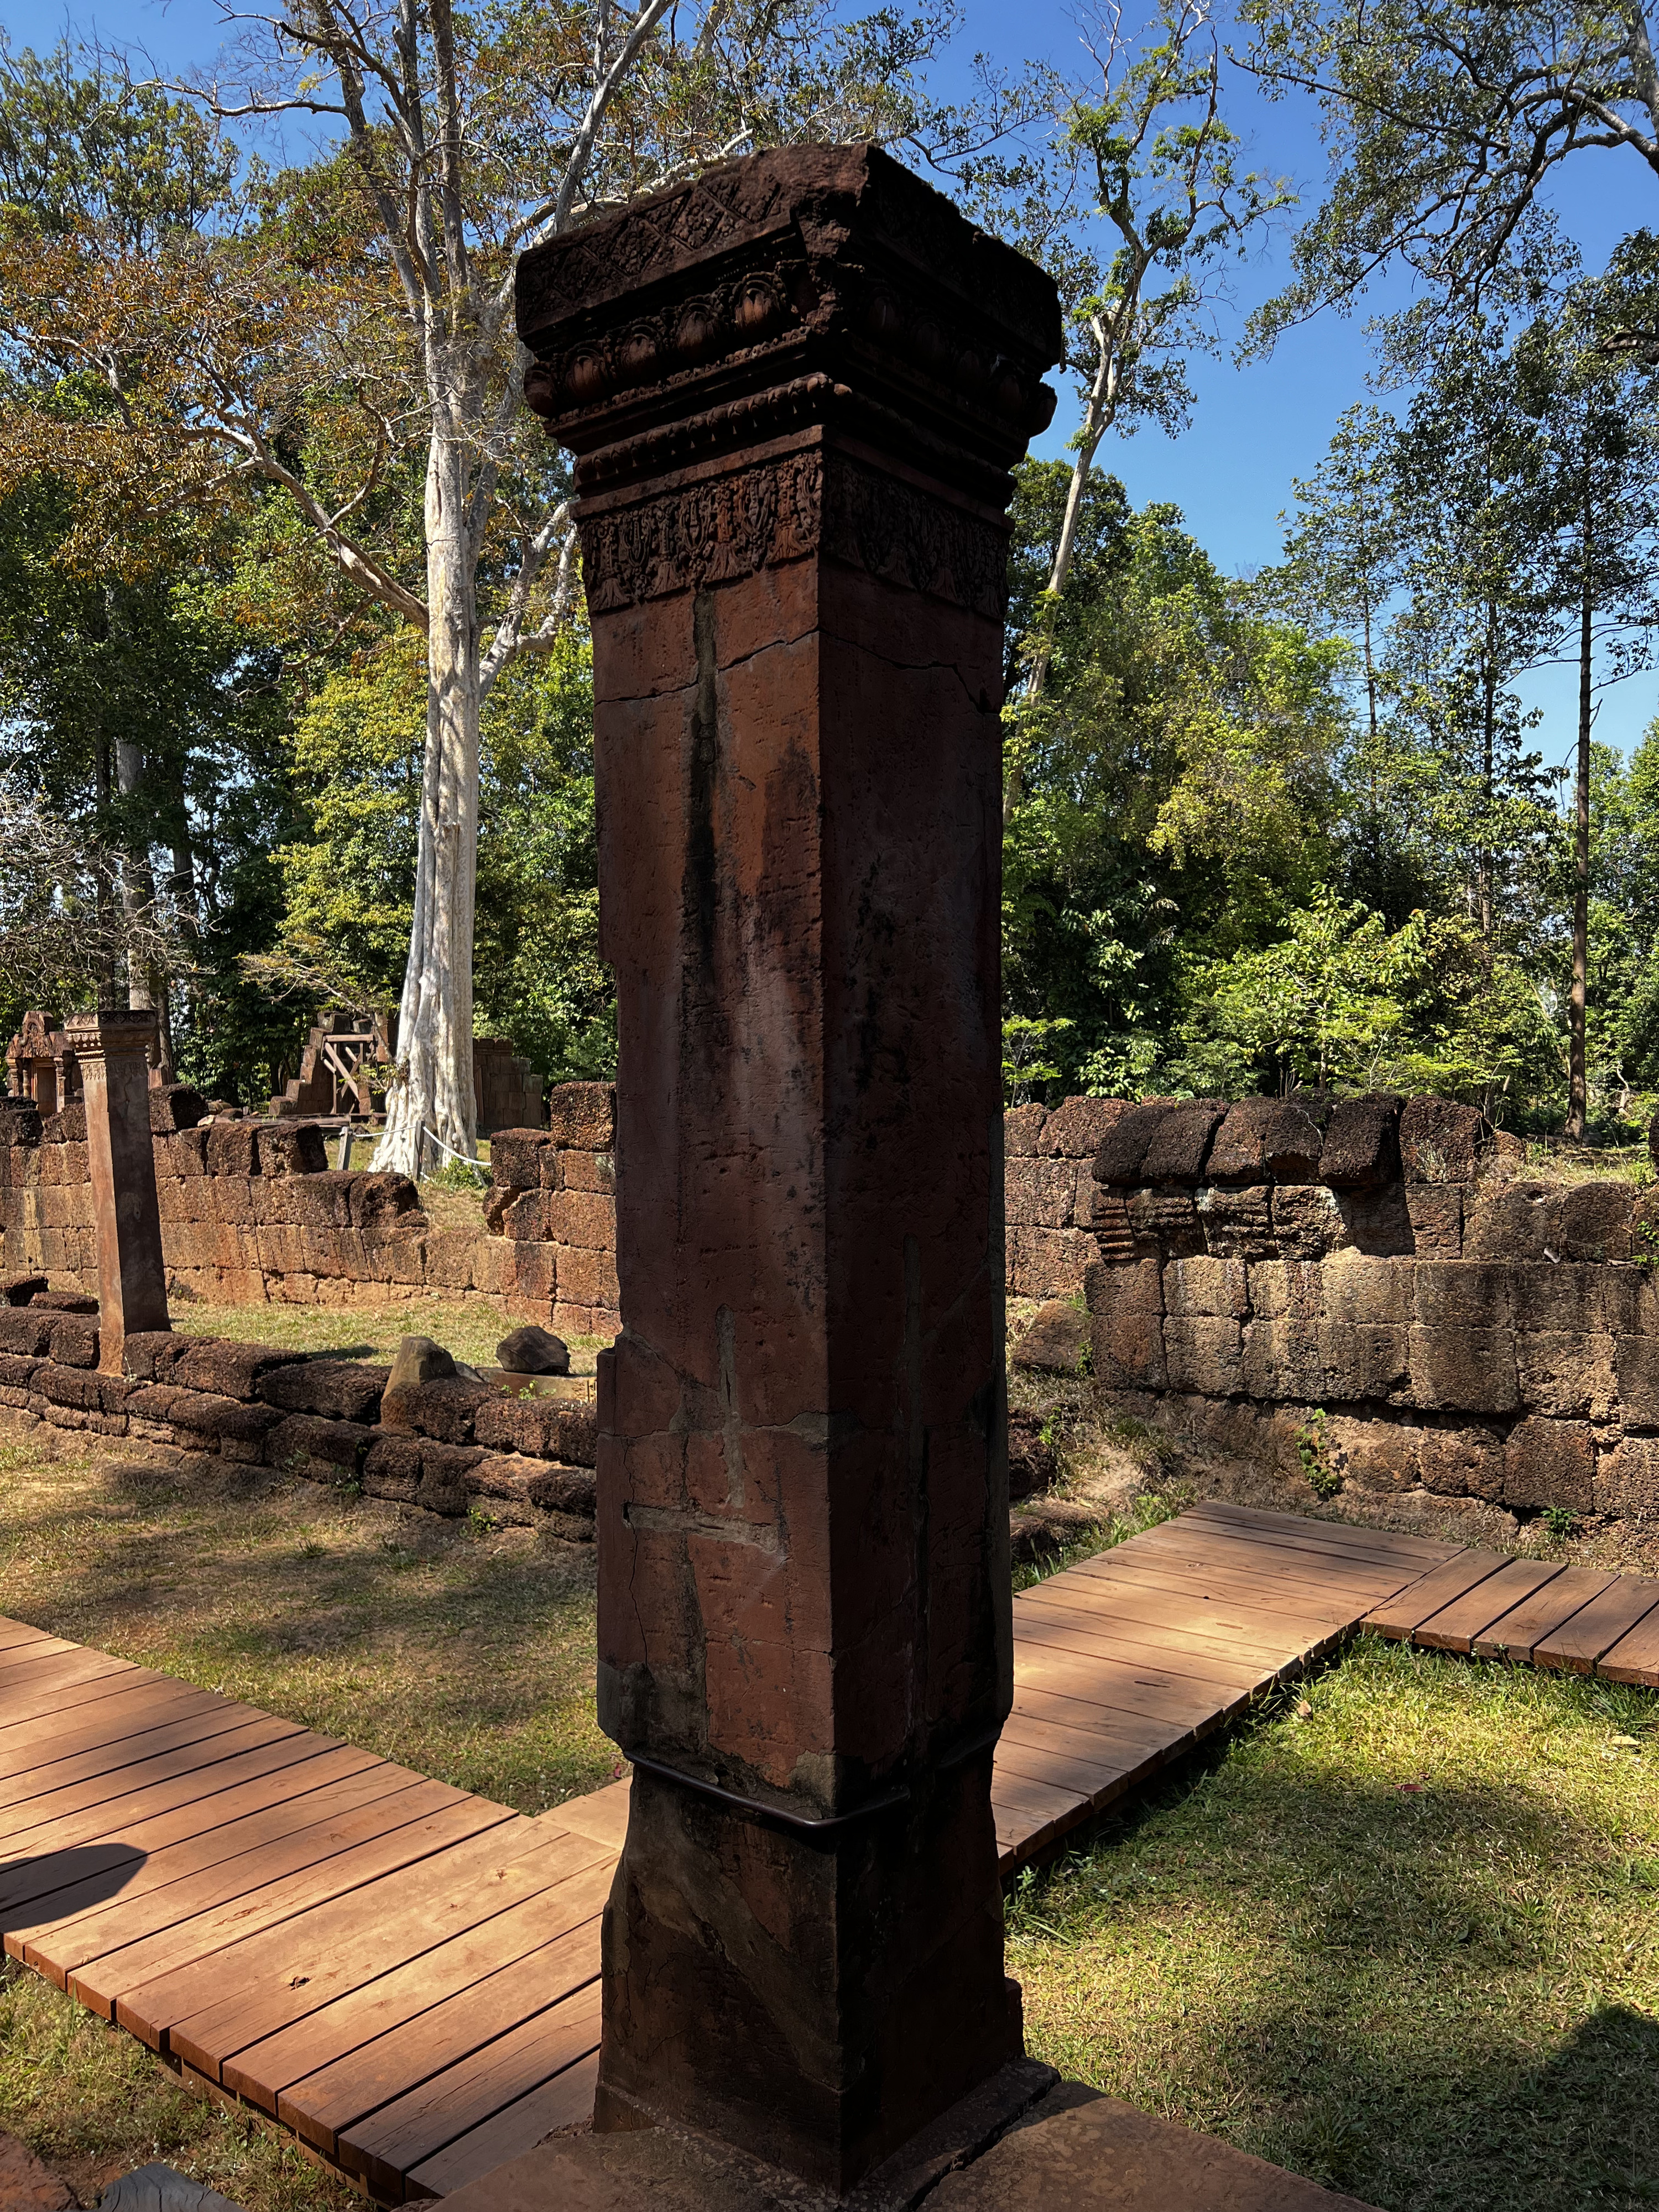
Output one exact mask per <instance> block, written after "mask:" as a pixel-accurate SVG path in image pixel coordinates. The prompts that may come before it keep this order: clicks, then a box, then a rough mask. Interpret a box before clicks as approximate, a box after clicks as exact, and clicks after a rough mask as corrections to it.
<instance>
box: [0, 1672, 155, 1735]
mask: <svg viewBox="0 0 1659 2212" xmlns="http://www.w3.org/2000/svg"><path fill="white" fill-rule="evenodd" d="M100 1656H102V1655H101V1654H100ZM166 1680H167V1677H166V1675H164V1674H156V1673H155V1672H154V1670H153V1669H151V1668H148V1667H129V1666H128V1664H127V1662H126V1661H125V1659H112V1660H111V1661H110V1662H108V1664H107V1666H106V1667H104V1668H100V1669H98V1670H95V1671H94V1673H92V1674H88V1675H86V1676H85V1677H83V1678H82V1679H78V1680H75V1681H72V1682H63V1683H60V1684H59V1685H58V1688H57V1691H56V1692H55V1693H53V1692H49V1693H47V1694H46V1696H45V1697H40V1698H24V1697H21V1696H16V1697H12V1698H6V1699H0V1729H13V1728H21V1727H24V1726H26V1725H27V1724H28V1723H32V1722H34V1721H40V1720H52V1719H60V1718H61V1719H65V1720H66V1723H67V1724H68V1725H71V1726H78V1725H79V1723H80V1722H81V1721H82V1719H83V1718H85V1717H87V1715H86V1708H87V1707H88V1705H96V1704H98V1703H99V1702H100V1700H101V1699H105V1698H110V1697H118V1696H119V1695H121V1694H122V1693H123V1692H125V1691H128V1690H137V1689H146V1688H153V1687H154V1686H155V1685H156V1684H157V1683H158V1682H165V1681H166ZM70 1716H72V1719H70V1718H69V1717H70ZM3 1740H4V1739H3V1738H0V1741H3Z"/></svg>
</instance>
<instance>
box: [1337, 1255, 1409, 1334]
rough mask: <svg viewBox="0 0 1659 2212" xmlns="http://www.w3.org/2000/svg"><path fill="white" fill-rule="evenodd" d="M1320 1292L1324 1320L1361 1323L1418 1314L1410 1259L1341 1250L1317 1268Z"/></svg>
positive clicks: (1387, 1320) (1390, 1320) (1394, 1319)
mask: <svg viewBox="0 0 1659 2212" xmlns="http://www.w3.org/2000/svg"><path fill="white" fill-rule="evenodd" d="M1319 1280H1320V1292H1321V1297H1322V1310H1323V1315H1324V1318H1325V1319H1326V1320H1327V1321H1331V1322H1343V1323H1346V1324H1348V1325H1350V1326H1358V1327H1364V1326H1365V1325H1367V1324H1369V1323H1371V1322H1410V1321H1412V1320H1414V1319H1415V1318H1417V1312H1416V1300H1417V1267H1416V1263H1415V1262H1414V1261H1410V1260H1382V1259H1377V1258H1376V1257H1375V1256H1374V1255H1372V1254H1370V1253H1367V1252H1344V1253H1340V1254H1339V1255H1338V1256H1337V1257H1336V1258H1335V1259H1334V1260H1332V1261H1328V1262H1327V1263H1326V1265H1325V1266H1324V1267H1322V1269H1321V1270H1320V1279H1319Z"/></svg>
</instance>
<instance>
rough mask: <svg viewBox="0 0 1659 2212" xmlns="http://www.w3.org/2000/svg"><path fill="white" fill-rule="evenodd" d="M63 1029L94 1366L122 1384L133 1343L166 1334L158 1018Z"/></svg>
mask: <svg viewBox="0 0 1659 2212" xmlns="http://www.w3.org/2000/svg"><path fill="white" fill-rule="evenodd" d="M155 1034H156V1030H155V1013H154V1012H152V1011H151V1010H149V1009H148V1008H146V1009H144V1010H143V1011H137V1010H135V1011H134V1012H131V1013H129V1012H126V1011H125V1010H124V1009H116V1010H114V1011H111V1010H109V1009H107V1008H105V1009H102V1010H100V1012H97V1013H95V1014H71V1015H70V1018H69V1020H68V1021H67V1022H66V1023H65V1024H64V1036H65V1037H66V1039H67V1041H68V1043H69V1046H70V1048H71V1049H72V1050H73V1052H74V1053H75V1055H76V1059H77V1060H78V1061H79V1063H80V1067H81V1082H82V1097H83V1098H84V1100H85V1103H86V1111H87V1171H88V1176H90V1178H91V1182H92V1204H93V1213H94V1219H95V1220H96V1223H97V1228H98V1350H99V1365H100V1367H101V1368H102V1369H103V1370H104V1372H105V1373H106V1374H107V1375H118V1374H119V1373H120V1371H121V1352H122V1349H123V1347H124V1346H125V1343H126V1340H127V1338H128V1337H129V1336H131V1335H132V1334H135V1333H136V1332H137V1331H138V1330H140V1329H151V1328H170V1327H171V1326H172V1324H171V1322H169V1320H168V1318H167V1268H166V1266H165V1264H164V1263H163V1261H162V1258H161V1212H160V1210H159V1208H158V1206H157V1205H156V1200H155V1152H153V1151H152V1149H151V1146H150V1130H149V1050H150V1048H151V1047H152V1046H153V1045H154V1043H155Z"/></svg>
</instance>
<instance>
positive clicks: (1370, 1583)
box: [0, 1504, 1659, 2204]
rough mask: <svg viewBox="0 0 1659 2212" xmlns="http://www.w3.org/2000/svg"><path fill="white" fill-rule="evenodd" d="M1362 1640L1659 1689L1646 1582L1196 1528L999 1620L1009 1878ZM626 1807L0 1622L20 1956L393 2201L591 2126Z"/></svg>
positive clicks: (1329, 1525) (1477, 1557) (1122, 1556)
mask: <svg viewBox="0 0 1659 2212" xmlns="http://www.w3.org/2000/svg"><path fill="white" fill-rule="evenodd" d="M1362 1624H1364V1625H1368V1626H1372V1627H1374V1628H1376V1629H1377V1630H1378V1631H1380V1632H1381V1633H1383V1635H1385V1636H1395V1637H1401V1638H1411V1639H1413V1640H1414V1641H1415V1642H1417V1643H1419V1644H1424V1645H1426V1646H1428V1647H1429V1648H1431V1649H1436V1650H1455V1651H1470V1650H1473V1651H1474V1652H1475V1653H1476V1654H1480V1655H1489V1656H1501V1657H1504V1658H1507V1659H1509V1660H1510V1661H1517V1662H1518V1661H1528V1660H1529V1661H1531V1662H1534V1663H1535V1664H1538V1665H1541V1666H1559V1667H1567V1668H1577V1669H1579V1670H1580V1671H1584V1672H1589V1671H1590V1670H1592V1669H1594V1670H1595V1671H1597V1672H1599V1673H1601V1674H1603V1675H1605V1676H1607V1677H1608V1678H1609V1679H1611V1680H1615V1681H1627V1682H1644V1683H1647V1684H1650V1685H1659V1582H1648V1581H1639V1580H1637V1579H1635V1578H1632V1577H1614V1576H1611V1575H1604V1574H1598V1573H1593V1572H1591V1571H1589V1570H1587V1569H1583V1568H1563V1567H1557V1566H1554V1565H1550V1564H1547V1563H1541V1562H1537V1561H1532V1560H1506V1559H1503V1558H1501V1557H1499V1556H1498V1554H1497V1553H1480V1552H1470V1551H1466V1550H1462V1549H1460V1548H1459V1547H1455V1546H1453V1545H1449V1544H1437V1543H1433V1542H1430V1541H1426V1540H1425V1539H1422V1538H1419V1537H1413V1536H1395V1535H1389V1534H1381V1533H1379V1532H1376V1531H1374V1530H1370V1529H1364V1528H1348V1527H1346V1526H1343V1525H1340V1524H1338V1523H1335V1522H1315V1521H1307V1520H1303V1519H1299V1518H1297V1516H1293V1515H1289V1514H1274V1513H1256V1512H1251V1511H1249V1510H1245V1509H1243V1508H1240V1507H1236V1506H1229V1505H1224V1504H1206V1505H1200V1506H1195V1507H1194V1508H1193V1509H1192V1510H1189V1511H1188V1512H1187V1513H1184V1514H1182V1516H1181V1517H1180V1519H1179V1520H1177V1521H1173V1522H1168V1523H1166V1524H1165V1525H1164V1527H1162V1528H1153V1529H1151V1530H1149V1531H1147V1532H1146V1534H1143V1535H1139V1536H1136V1537H1133V1538H1132V1539H1131V1540H1130V1541H1128V1542H1127V1543H1124V1544H1121V1545H1119V1546H1118V1547H1115V1549H1114V1550H1112V1551H1109V1552H1106V1553H1102V1554H1100V1555H1099V1556H1098V1557H1097V1558H1095V1559H1086V1560H1085V1561H1084V1562H1083V1563H1082V1564H1081V1565H1078V1566H1074V1567H1071V1568H1068V1569H1067V1570H1066V1571H1065V1572H1064V1573H1062V1574H1058V1575H1054V1576H1053V1577H1050V1578H1049V1579H1048V1581H1046V1582H1043V1583H1039V1584H1038V1585H1037V1586H1036V1588H1035V1589H1030V1590H1027V1591H1024V1592H1023V1593H1022V1594H1021V1595H1019V1596H1018V1597H1017V1598H1016V1599H1015V1601H1014V1680H1015V1691H1014V1709H1013V1712H1012V1716H1011V1717H1010V1719H1009V1722H1008V1724H1007V1727H1006V1729H1004V1731H1003V1735H1002V1739H1001V1742H1000V1747H999V1749H998V1753H997V1759H996V1773H995V1781H994V1802H995V1810H996V1818H997V1833H998V1838H999V1842H1000V1847H1001V1851H1002V1863H1003V1866H1004V1869H1005V1871H1006V1872H1008V1873H1012V1872H1013V1871H1014V1870H1015V1869H1018V1867H1020V1866H1021V1865H1023V1864H1025V1863H1030V1861H1032V1860H1034V1859H1036V1858H1038V1857H1043V1856H1045V1855H1047V1854H1048V1852H1050V1851H1052V1850H1054V1849H1055V1848H1057V1847H1058V1846H1059V1844H1060V1842H1061V1840H1062V1839H1063V1838H1065V1837H1066V1835H1067V1834H1068V1833H1070V1832H1072V1831H1073V1830H1077V1829H1080V1828H1081V1827H1082V1826H1084V1824H1085V1823H1086V1822H1087V1821H1089V1820H1091V1819H1092V1818H1093V1817H1094V1816H1095V1815H1096V1814H1098V1813H1099V1812H1101V1811H1103V1809H1104V1808H1106V1807H1108V1806H1109V1805H1110V1804H1112V1803H1113V1802H1115V1800H1117V1799H1119V1798H1121V1797H1122V1796H1125V1795H1126V1794H1127V1793H1128V1792H1130V1791H1133V1790H1135V1789H1136V1788H1137V1787H1138V1786H1139V1785H1140V1784H1144V1783H1145V1782H1146V1780H1147V1778H1149V1777H1150V1776H1151V1775H1152V1774H1153V1773H1155V1772H1156V1771H1158V1768H1159V1767H1161V1766H1163V1765H1165V1764H1166V1763H1167V1762H1168V1761H1169V1760H1170V1759H1173V1758H1175V1757H1177V1756H1178V1755H1179V1754H1180V1753H1182V1752H1184V1751H1186V1750H1188V1749H1189V1748H1190V1747H1191V1746H1192V1745H1193V1744H1194V1743H1195V1742H1196V1741H1198V1740H1199V1739H1200V1737H1201V1736H1204V1735H1207V1734H1208V1733H1210V1732H1211V1731H1212V1730H1213V1729H1218V1728H1219V1727H1220V1726H1222V1725H1223V1724H1224V1723H1225V1721H1226V1720H1227V1719H1228V1717H1230V1716H1231V1715H1232V1714H1235V1713H1237V1711H1239V1710H1240V1709H1241V1708H1242V1707H1243V1706H1244V1705H1247V1704H1248V1703H1249V1700H1250V1699H1252V1698H1253V1697H1255V1696H1256V1695H1257V1694H1259V1693H1260V1692H1261V1691H1263V1690H1265V1689H1267V1688H1268V1687H1269V1686H1272V1685H1273V1684H1274V1683H1276V1682H1281V1681H1285V1680H1290V1679H1292V1678H1293V1677H1294V1676H1295V1675H1297V1674H1299V1673H1301V1672H1303V1671H1304V1669H1305V1668H1308V1667H1309V1666H1310V1665H1312V1664H1314V1663H1315V1662H1316V1661H1318V1660H1319V1659H1321V1658H1322V1657H1323V1656H1325V1655H1326V1654H1327V1653H1328V1652H1329V1651H1331V1650H1333V1649H1334V1647H1335V1646H1337V1645H1338V1644H1340V1642H1341V1641H1342V1640H1343V1639H1344V1638H1346V1637H1347V1636H1349V1635H1351V1634H1352V1633H1353V1632H1354V1631H1355V1630H1356V1629H1357V1628H1358V1627H1359V1626H1361V1625H1362ZM626 1792H627V1785H626V1784H615V1785H614V1786H613V1787H611V1788H610V1789H608V1790H600V1791H599V1792H597V1793H596V1794H595V1795H594V1796H591V1797H583V1798H577V1799H574V1800H573V1801H571V1802H569V1803H568V1804H565V1805H562V1806H560V1807H558V1808H556V1810H555V1811H554V1812H552V1813H549V1814H544V1815H542V1817H541V1818H540V1819H538V1820H527V1819H525V1818H523V1817H521V1816H520V1815H519V1814H515V1813H513V1812H512V1811H510V1810H509V1809H508V1808H507V1807H506V1806H504V1805H496V1804H492V1803H491V1802H489V1800H488V1799H486V1798H482V1797H476V1796H469V1795H467V1793H466V1792H465V1791H464V1790H453V1789H450V1788H448V1787H447V1785H446V1784H441V1783H436V1782H431V1781H428V1780H427V1779H425V1778H423V1777H422V1776H421V1775H418V1774H416V1773H413V1772H411V1771H410V1769H409V1768H407V1767H403V1766H398V1765H393V1764H392V1763H391V1762H390V1761H388V1760H386V1759H378V1758H376V1757H374V1754H373V1753H368V1752H362V1751H357V1750H355V1749H354V1748H353V1747H351V1746H350V1745H349V1744H344V1743H341V1742H338V1741H336V1740H335V1739H334V1738H332V1737H330V1736H325V1735H318V1734H316V1733H315V1732H314V1731H313V1730H310V1729H302V1728H301V1727H299V1726H298V1725H297V1724H296V1723H294V1722H291V1721H283V1720H279V1719H276V1718H274V1717H272V1716H270V1714H267V1713H262V1712H259V1711H256V1710H255V1709H254V1708H253V1707H252V1706H248V1705H236V1704H234V1703H233V1702H232V1701H231V1700H230V1699H226V1698H222V1697H219V1696H216V1695H215V1694H214V1693H212V1692H209V1691H204V1690H196V1689H191V1688H190V1687H188V1686H185V1685H184V1684H181V1683H179V1682H176V1681H173V1680H169V1679H168V1678H167V1676H165V1675H161V1674H154V1673H151V1672H150V1671H149V1669H147V1668H142V1667H135V1666H132V1665H131V1664H129V1663H128V1662H126V1661H125V1660H121V1659H115V1658H111V1657H110V1656H107V1655H106V1654H105V1653H103V1652H99V1651H94V1650H88V1649H85V1648H83V1647H82V1646H80V1645H76V1644H67V1643H64V1642H63V1641H61V1640H60V1639H59V1638H55V1637H52V1636H48V1635H46V1634H45V1633H44V1632H41V1631H40V1630H39V1629H34V1628H31V1627H27V1626H25V1625H23V1624H22V1623H21V1622H16V1621H0V1929H3V1932H4V1937H5V1945H6V1949H7V1950H8V1952H9V1953H10V1954H11V1955H12V1956H13V1957H14V1958H17V1959H21V1960H25V1961H26V1962H27V1964H28V1965H29V1966H33V1968H35V1969H36V1971H37V1972H40V1973H41V1974H43V1975H45V1976H46V1978H48V1979H49V1980H51V1981H52V1982H54V1983H55V1984H57V1985H58V1988H60V1989H65V1990H69V1991H70V1994H71V1995H73V1996H76V1997H77V1998H78V1999H79V2000H80V2001H81V2002H82V2003H83V2004H85V2005H87V2006H88V2007H89V2008H91V2009H92V2010H93V2011H94V2012H96V2013H98V2014H99V2015H100V2016H101V2017H102V2018H105V2019H108V2020H114V2021H117V2022H118V2023H119V2025H120V2026H122V2027H125V2028H128V2029H130V2030H131V2033H133V2034H135V2035H137V2036H139V2037H141V2038H142V2039H143V2041H144V2042H146V2043H147V2044H149V2045H150V2046H151V2048H152V2049H154V2050H155V2051H159V2052H161V2054H162V2055H163V2056H164V2057H166V2058H167V2059H168V2060H169V2061H170V2062H171V2063H173V2064H174V2065H176V2066H178V2067H179V2069H181V2071H182V2072H183V2074H184V2075H185V2079H186V2080H187V2081H189V2082H190V2083H191V2085H192V2086H193V2087H197V2088H198V2089H200V2090H201V2091H202V2092H203V2093H205V2094H207V2095H210V2096H214V2097H219V2098H224V2099H229V2100H234V2101H236V2102H239V2103H240V2104H242V2105H245V2106H252V2108H254V2109H256V2110H258V2111H259V2112H264V2113H265V2114H267V2115H269V2116H270V2118H273V2119H275V2120H276V2121H277V2122H279V2123H281V2124H284V2125H286V2126H287V2127H289V2128H290V2129H292V2130H294V2132H295V2135H296V2136H297V2137H298V2138H299V2140H300V2142H301V2143H302V2144H303V2145H304V2146H305V2147H306V2148H307V2149H308V2150H309V2151H310V2152H311V2153H312V2154H313V2155H315V2156H316V2157H318V2158H319V2160H322V2161H323V2162H325V2163H326V2164H327V2165H328V2166H331V2167H333V2168H335V2169H337V2171H340V2172H343V2173H344V2174H345V2175H346V2176H347V2177H348V2178H349V2179H351V2180H352V2181H353V2182H354V2183H355V2184H356V2185H357V2186H358V2187H359V2188H360V2189H362V2190H364V2191H367V2192H368V2194H369V2195H371V2196H372V2197H374V2199H375V2200H376V2201H377V2202H380V2203H386V2204H399V2203H406V2202H412V2201H416V2200H419V2199H422V2198H430V2197H441V2196H443V2195H445V2194H446V2193H447V2191H450V2190H452V2189H456V2188H459V2186H460V2185H462V2184H463V2183H464V2182H466V2181H470V2180H472V2179H476V2178H477V2176H479V2175H480V2174H483V2173H485V2172H489V2169H490V2168H491V2167H493V2166H498V2165H500V2164H501V2163H503V2162H504V2161H505V2160H508V2159H511V2158H514V2157H516V2156H518V2155H519V2154H520V2152H522V2151H525V2150H527V2149H529V2148H532V2146H533V2145H534V2144H535V2143H536V2142H539V2141H540V2140H541V2138H542V2137H543V2136H545V2135H548V2134H550V2132H551V2131H552V2130H554V2129H556V2128H559V2127H563V2126H566V2125H568V2124H571V2123H572V2122H574V2121H578V2120H580V2119H582V2118H586V2115H587V2113H588V2112H590V2111H591V2109H592V2096H593V2081H594V2075H595V2071H596V2068H597V2051H598V2044H599V1913H600V1911H601V1909H602V1907H603V1905H604V1901H605V1894H606V1892H607V1890H608V1889H609V1887H610V1884H611V1875H612V1872H613V1870H614V1868H615V1864H616V1859H617V1851H618V1850H619V1848H620V1844H621V1841H622V1834H623V1826H624V1825H625V1821H626V1817H627V1795H626Z"/></svg>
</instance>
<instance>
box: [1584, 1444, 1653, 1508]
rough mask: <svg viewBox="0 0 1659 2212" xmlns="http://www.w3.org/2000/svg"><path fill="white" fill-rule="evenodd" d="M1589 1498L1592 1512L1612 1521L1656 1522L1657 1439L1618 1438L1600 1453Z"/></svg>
mask: <svg viewBox="0 0 1659 2212" xmlns="http://www.w3.org/2000/svg"><path fill="white" fill-rule="evenodd" d="M1592 1498H1593V1501H1594V1509H1595V1511H1596V1512H1597V1513H1605V1514H1607V1515H1608V1516H1610V1517H1612V1518H1613V1519H1614V1520H1625V1519H1626V1518H1629V1517H1632V1516H1639V1517H1640V1518H1642V1519H1644V1520H1655V1519H1659V1437H1620V1440H1619V1443H1618V1444H1617V1446H1616V1448H1615V1449H1613V1450H1611V1451H1604V1452H1602V1453H1601V1456H1600V1458H1599V1460H1598V1462H1597V1464H1596V1469H1595V1484H1594V1486H1593V1490H1592Z"/></svg>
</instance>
